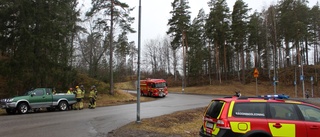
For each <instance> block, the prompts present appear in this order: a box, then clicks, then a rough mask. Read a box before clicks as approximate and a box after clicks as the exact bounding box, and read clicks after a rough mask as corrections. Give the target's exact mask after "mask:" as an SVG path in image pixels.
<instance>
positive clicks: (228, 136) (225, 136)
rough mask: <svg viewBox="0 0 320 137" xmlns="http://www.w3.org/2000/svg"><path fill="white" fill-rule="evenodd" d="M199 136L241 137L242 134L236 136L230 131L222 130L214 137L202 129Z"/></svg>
mask: <svg viewBox="0 0 320 137" xmlns="http://www.w3.org/2000/svg"><path fill="white" fill-rule="evenodd" d="M199 135H200V136H201V137H241V135H240V134H234V133H233V132H232V131H231V130H230V129H221V130H220V131H219V133H218V134H217V135H212V134H210V133H207V132H205V131H204V130H203V127H201V128H200V131H199Z"/></svg>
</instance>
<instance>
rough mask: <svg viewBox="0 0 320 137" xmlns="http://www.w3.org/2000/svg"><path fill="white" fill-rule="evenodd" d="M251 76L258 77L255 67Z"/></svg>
mask: <svg viewBox="0 0 320 137" xmlns="http://www.w3.org/2000/svg"><path fill="white" fill-rule="evenodd" d="M253 77H255V78H257V77H259V71H258V69H257V68H255V69H254V72H253Z"/></svg>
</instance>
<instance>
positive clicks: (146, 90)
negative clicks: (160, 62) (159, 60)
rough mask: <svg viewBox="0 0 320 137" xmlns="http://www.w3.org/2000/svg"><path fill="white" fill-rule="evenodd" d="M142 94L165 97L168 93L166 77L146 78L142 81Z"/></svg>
mask: <svg viewBox="0 0 320 137" xmlns="http://www.w3.org/2000/svg"><path fill="white" fill-rule="evenodd" d="M140 93H141V96H150V97H165V96H167V95H168V88H167V82H166V81H165V80H164V79H150V78H148V79H146V80H141V81H140Z"/></svg>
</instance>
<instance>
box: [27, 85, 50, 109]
mask: <svg viewBox="0 0 320 137" xmlns="http://www.w3.org/2000/svg"><path fill="white" fill-rule="evenodd" d="M29 103H30V106H31V108H40V107H50V106H51V105H52V95H51V94H47V93H46V91H45V88H38V89H35V90H34V91H33V93H32V94H31V95H30V97H29Z"/></svg>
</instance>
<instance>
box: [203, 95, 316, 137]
mask: <svg viewBox="0 0 320 137" xmlns="http://www.w3.org/2000/svg"><path fill="white" fill-rule="evenodd" d="M279 98H280V99H279ZM199 134H200V136H204V137H320V107H318V106H315V105H313V104H310V103H307V102H304V101H296V100H289V99H286V97H285V96H283V95H269V96H260V97H236V96H234V97H225V98H219V99H214V100H212V101H211V102H210V103H209V105H208V106H207V108H206V110H205V112H204V116H203V124H202V126H201V128H200V132H199Z"/></svg>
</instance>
